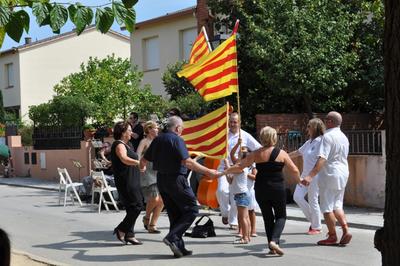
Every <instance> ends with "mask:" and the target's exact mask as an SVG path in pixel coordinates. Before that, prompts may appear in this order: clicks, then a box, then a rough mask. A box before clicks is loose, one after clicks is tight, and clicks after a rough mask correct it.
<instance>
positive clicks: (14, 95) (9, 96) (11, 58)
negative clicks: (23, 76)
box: [0, 53, 21, 107]
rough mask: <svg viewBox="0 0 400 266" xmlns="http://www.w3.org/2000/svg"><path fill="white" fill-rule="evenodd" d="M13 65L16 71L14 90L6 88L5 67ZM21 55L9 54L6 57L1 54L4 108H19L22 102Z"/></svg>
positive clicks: (0, 82)
mask: <svg viewBox="0 0 400 266" xmlns="http://www.w3.org/2000/svg"><path fill="white" fill-rule="evenodd" d="M9 63H12V64H13V69H14V70H13V71H14V81H13V85H14V87H12V88H6V86H7V84H6V76H5V75H6V69H5V65H6V64H9ZM19 73H20V71H19V54H18V53H9V54H6V55H1V54H0V89H1V90H2V92H3V103H4V107H9V106H19V105H20V104H21V100H20V90H19V88H20V80H19Z"/></svg>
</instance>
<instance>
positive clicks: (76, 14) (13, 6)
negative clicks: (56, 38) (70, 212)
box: [0, 0, 138, 48]
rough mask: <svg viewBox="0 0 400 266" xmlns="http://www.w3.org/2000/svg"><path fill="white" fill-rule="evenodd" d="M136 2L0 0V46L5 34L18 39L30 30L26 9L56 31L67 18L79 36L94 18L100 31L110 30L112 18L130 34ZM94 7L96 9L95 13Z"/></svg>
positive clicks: (39, 22) (40, 22)
mask: <svg viewBox="0 0 400 266" xmlns="http://www.w3.org/2000/svg"><path fill="white" fill-rule="evenodd" d="M108 2H110V1H108ZM137 2H138V0H122V1H111V3H107V4H101V5H98V6H84V5H82V4H80V3H78V2H77V3H75V4H70V3H67V4H66V3H55V2H51V1H50V0H0V48H1V46H2V44H3V41H4V37H5V35H6V34H7V35H8V36H10V38H11V39H13V40H14V41H16V42H19V40H20V39H21V36H22V33H23V31H24V30H25V32H26V33H28V32H29V20H30V17H29V14H28V13H27V12H26V10H27V9H30V10H31V11H32V14H33V15H34V16H35V17H36V22H37V23H38V24H39V26H45V25H48V26H50V27H51V29H52V30H53V32H54V33H57V34H58V33H60V29H61V28H62V27H63V26H64V25H65V23H66V22H67V21H68V19H70V20H71V21H72V23H73V24H74V25H75V26H76V32H77V34H78V35H79V34H81V33H82V32H83V30H84V29H85V28H86V27H87V26H89V25H91V24H92V21H93V19H94V21H95V24H96V28H97V29H98V30H99V31H100V32H102V33H106V32H107V31H108V30H109V29H110V27H111V25H112V24H113V22H114V19H115V20H116V21H117V23H118V24H119V25H124V26H125V27H126V29H127V30H128V31H129V32H130V33H132V32H133V31H134V29H135V20H136V13H135V10H134V8H133V6H134V5H135V4H136V3H137ZM93 9H95V10H96V11H95V13H94V12H93Z"/></svg>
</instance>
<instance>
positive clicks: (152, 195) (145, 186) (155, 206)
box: [137, 121, 164, 234]
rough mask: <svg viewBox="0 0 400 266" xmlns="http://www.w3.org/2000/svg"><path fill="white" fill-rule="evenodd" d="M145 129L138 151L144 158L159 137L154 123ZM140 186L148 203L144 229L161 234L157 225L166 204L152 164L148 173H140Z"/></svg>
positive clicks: (145, 126) (146, 125)
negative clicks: (152, 143) (158, 186)
mask: <svg viewBox="0 0 400 266" xmlns="http://www.w3.org/2000/svg"><path fill="white" fill-rule="evenodd" d="M143 128H144V134H145V138H143V139H142V140H141V141H140V143H139V147H138V149H137V153H138V155H139V157H142V156H143V154H144V153H145V152H146V150H147V148H148V147H149V146H150V144H151V142H152V141H153V139H155V138H156V137H157V135H158V125H157V123H156V122H154V121H147V122H146V123H145V124H144V127H143ZM140 185H141V187H142V193H143V196H144V197H145V201H146V214H145V216H143V225H144V228H145V229H146V230H147V231H148V232H149V233H152V234H159V233H161V232H160V231H159V230H158V229H157V226H156V225H157V221H158V218H159V217H160V213H161V211H162V209H163V207H164V203H163V201H162V199H161V196H160V192H159V191H158V188H157V172H156V171H154V170H153V166H152V164H151V163H150V162H149V164H148V167H147V169H146V171H145V172H143V173H140Z"/></svg>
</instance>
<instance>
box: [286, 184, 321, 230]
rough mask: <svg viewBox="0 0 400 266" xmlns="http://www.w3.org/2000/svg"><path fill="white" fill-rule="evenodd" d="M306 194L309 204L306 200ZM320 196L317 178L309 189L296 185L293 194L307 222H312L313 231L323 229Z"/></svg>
mask: <svg viewBox="0 0 400 266" xmlns="http://www.w3.org/2000/svg"><path fill="white" fill-rule="evenodd" d="M306 194H307V198H308V202H307V201H306V200H305V195H306ZM318 194H319V187H318V180H317V178H314V179H313V180H312V181H311V184H310V185H309V186H308V187H306V186H303V185H299V184H298V185H296V189H295V191H294V194H293V199H294V201H295V202H296V203H297V205H299V207H300V208H301V210H302V211H303V213H304V215H305V216H306V218H307V220H308V221H310V222H311V228H312V229H322V225H321V210H320V208H319V203H318Z"/></svg>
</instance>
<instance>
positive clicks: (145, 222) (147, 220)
mask: <svg viewBox="0 0 400 266" xmlns="http://www.w3.org/2000/svg"><path fill="white" fill-rule="evenodd" d="M149 220H150V219H149V218H147V217H146V216H143V220H142V221H143V226H144V229H146V230H148V226H149Z"/></svg>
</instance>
